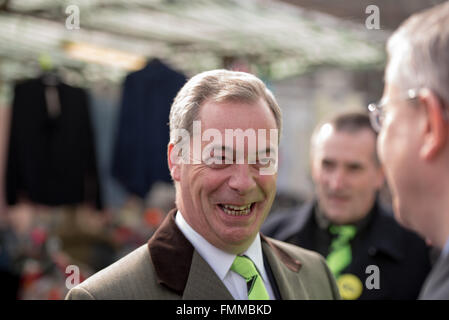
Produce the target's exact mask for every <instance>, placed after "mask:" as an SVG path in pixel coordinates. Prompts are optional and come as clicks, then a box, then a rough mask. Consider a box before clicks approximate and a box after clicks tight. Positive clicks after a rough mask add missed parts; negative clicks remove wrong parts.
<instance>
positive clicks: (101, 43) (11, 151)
mask: <svg viewBox="0 0 449 320" xmlns="http://www.w3.org/2000/svg"><path fill="white" fill-rule="evenodd" d="M438 2H443V1H435V0H428V1H426V0H413V1H412V0H401V1H399V0H398V1H394V2H393V1H388V0H382V1H381V0H376V1H368V0H367V1H365V0H364V1H360V0H338V1H337V0H336V1H324V0H322V1H321V0H285V1H276V0H247V1H237V0H132V1H121V0H113V1H103V0H89V1H81V0H70V1H69V0H59V1H53V0H2V1H0V30H1V32H0V180H1V182H2V183H1V184H0V276H1V277H2V280H1V281H2V284H5V285H6V289H4V290H2V291H3V292H2V295H5V297H8V298H13V299H14V298H18V299H61V298H63V297H64V295H65V293H66V292H67V285H66V280H67V276H68V274H67V273H66V271H67V270H68V269H67V266H69V265H76V266H78V267H79V270H80V273H79V279H80V280H82V279H84V278H86V277H88V276H89V275H90V274H92V273H93V272H95V271H98V270H100V269H102V268H103V267H105V266H107V265H109V264H110V263H112V262H113V261H115V260H117V259H118V258H120V257H121V256H123V255H124V254H126V253H127V252H129V251H131V250H132V249H134V248H136V247H137V246H139V245H141V244H142V243H143V242H145V241H146V240H147V239H148V238H149V237H150V236H151V234H152V233H153V232H154V230H155V229H156V228H157V227H158V225H159V224H160V222H161V221H162V219H163V218H164V216H165V214H166V213H167V212H168V211H169V210H170V209H171V208H172V207H173V206H174V189H173V186H172V185H171V182H170V177H169V173H168V169H167V164H166V160H165V157H166V145H167V142H168V126H167V125H166V123H167V122H168V112H169V108H170V104H171V102H172V100H173V98H174V96H175V94H176V92H177V91H178V89H179V88H180V87H181V86H182V85H183V83H184V82H185V81H186V79H187V78H189V77H191V76H192V75H194V74H196V73H198V72H201V71H205V70H209V69H216V68H228V69H233V70H240V71H246V72H251V73H254V74H255V75H257V76H259V77H260V78H262V79H263V80H264V81H265V82H266V83H267V84H268V86H269V87H270V88H271V89H272V90H273V92H274V94H275V96H276V97H277V99H278V102H279V104H280V105H281V107H282V109H283V112H284V118H283V120H284V131H283V137H282V141H281V145H280V148H281V149H280V159H279V160H280V166H279V178H278V197H277V200H276V202H275V204H274V206H273V212H276V211H277V210H280V209H282V208H285V207H291V206H295V205H297V204H299V203H301V202H303V201H305V200H306V199H308V198H310V197H311V196H312V194H313V187H312V183H311V180H310V178H309V170H308V162H309V160H308V159H309V139H310V135H311V133H312V130H313V128H314V127H315V125H316V123H317V122H319V121H320V120H321V119H322V118H323V117H324V116H326V115H329V114H330V113H334V112H337V111H341V110H351V109H352V110H356V109H358V110H360V109H363V108H365V105H367V103H368V102H371V101H373V100H377V99H378V98H379V97H380V96H381V94H382V88H383V81H382V77H383V74H382V73H383V72H382V70H383V67H384V66H385V53H384V46H385V41H386V39H387V38H388V36H389V35H390V33H391V30H393V29H394V28H396V27H397V26H398V25H399V23H400V22H402V21H403V20H404V19H405V18H406V17H407V16H408V15H409V14H411V13H413V12H415V11H418V10H420V9H423V8H425V7H429V6H431V5H433V4H436V3H438ZM372 5H374V6H375V8H374V9H373V7H372ZM376 8H377V13H378V15H377V16H372V14H376ZM376 17H377V20H376ZM385 201H386V202H388V192H386V195H385Z"/></svg>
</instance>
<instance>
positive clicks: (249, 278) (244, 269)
mask: <svg viewBox="0 0 449 320" xmlns="http://www.w3.org/2000/svg"><path fill="white" fill-rule="evenodd" d="M231 270H232V271H234V272H236V273H238V274H239V275H241V276H242V277H243V278H244V279H245V280H246V285H247V289H248V299H249V300H269V299H270V297H269V296H268V292H267V289H265V285H264V284H263V280H262V277H261V276H260V274H259V272H258V271H257V269H256V267H255V266H254V263H253V262H252V261H251V259H249V258H247V257H245V256H236V257H235V260H234V263H233V264H232V266H231Z"/></svg>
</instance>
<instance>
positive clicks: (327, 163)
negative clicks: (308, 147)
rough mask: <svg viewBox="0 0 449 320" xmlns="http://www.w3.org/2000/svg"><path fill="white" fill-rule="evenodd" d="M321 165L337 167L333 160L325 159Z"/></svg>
mask: <svg viewBox="0 0 449 320" xmlns="http://www.w3.org/2000/svg"><path fill="white" fill-rule="evenodd" d="M321 165H322V166H323V168H325V169H333V168H334V167H335V163H334V162H331V161H323V162H322V163H321Z"/></svg>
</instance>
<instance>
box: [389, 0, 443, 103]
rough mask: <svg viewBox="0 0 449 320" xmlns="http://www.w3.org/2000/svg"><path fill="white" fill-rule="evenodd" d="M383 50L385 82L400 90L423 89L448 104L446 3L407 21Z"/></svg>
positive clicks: (415, 15)
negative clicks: (384, 55) (385, 63)
mask: <svg viewBox="0 0 449 320" xmlns="http://www.w3.org/2000/svg"><path fill="white" fill-rule="evenodd" d="M387 51H388V56H389V61H388V67H387V70H386V73H385V80H386V81H387V82H389V83H392V84H395V85H396V86H398V87H399V89H401V90H404V91H405V90H409V89H420V88H424V87H426V88H429V89H431V90H433V91H434V92H435V93H436V94H437V95H438V96H439V97H440V98H442V99H444V100H445V101H446V102H449V2H445V3H443V4H441V5H437V6H435V7H432V8H430V9H428V10H425V11H422V12H419V13H417V14H414V15H412V16H411V17H410V18H408V19H407V20H406V21H405V22H404V23H403V24H401V26H400V27H399V29H398V30H397V31H395V33H394V34H393V35H392V36H391V37H390V39H389V41H388V44H387Z"/></svg>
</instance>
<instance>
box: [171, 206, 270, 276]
mask: <svg viewBox="0 0 449 320" xmlns="http://www.w3.org/2000/svg"><path fill="white" fill-rule="evenodd" d="M175 221H176V225H177V226H178V228H179V229H180V230H181V232H182V233H183V234H184V236H185V237H186V238H187V240H189V241H190V243H191V244H192V245H193V247H194V248H195V250H196V251H198V253H199V254H200V256H201V257H202V258H203V259H204V260H206V262H207V263H208V264H209V265H210V266H211V268H212V269H213V270H214V271H215V273H216V274H217V275H218V277H219V278H220V280H222V281H223V279H224V278H225V277H226V275H227V273H228V271H229V270H230V269H231V266H232V263H233V262H234V259H235V257H236V255H235V254H231V253H228V252H225V251H223V250H221V249H218V248H217V247H215V246H213V245H212V244H210V243H209V242H208V241H207V240H206V239H204V238H203V236H201V235H200V234H199V233H198V232H196V231H195V230H194V229H193V228H192V227H191V226H190V225H189V224H188V223H187V221H186V220H185V219H184V217H183V216H182V213H181V212H180V211H179V210H178V212H177V213H176V217H175ZM243 255H245V256H247V257H248V258H250V259H251V260H252V261H253V263H254V264H255V265H256V268H257V270H258V271H259V273H260V275H261V276H262V279H264V280H266V279H268V278H267V275H266V272H265V268H264V264H263V256H262V245H261V242H260V236H259V234H257V236H256V237H255V239H254V241H253V242H252V243H251V245H250V246H249V248H248V249H247V250H246V251H245V252H243Z"/></svg>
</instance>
